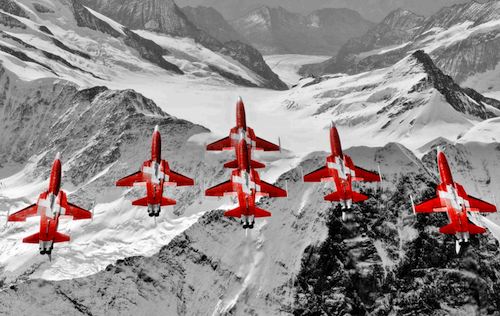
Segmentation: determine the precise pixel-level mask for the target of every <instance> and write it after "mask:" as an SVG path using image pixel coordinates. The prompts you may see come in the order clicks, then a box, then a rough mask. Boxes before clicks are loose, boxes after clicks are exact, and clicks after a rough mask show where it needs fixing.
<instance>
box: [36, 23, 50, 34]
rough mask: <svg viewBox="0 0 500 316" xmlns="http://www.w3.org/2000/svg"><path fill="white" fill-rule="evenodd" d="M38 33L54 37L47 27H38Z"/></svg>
mask: <svg viewBox="0 0 500 316" xmlns="http://www.w3.org/2000/svg"><path fill="white" fill-rule="evenodd" d="M38 29H39V30H40V31H42V32H44V33H47V34H49V35H54V34H53V33H52V32H51V31H50V30H49V28H48V27H46V26H45V25H40V27H39V28H38Z"/></svg>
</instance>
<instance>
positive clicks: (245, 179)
mask: <svg viewBox="0 0 500 316" xmlns="http://www.w3.org/2000/svg"><path fill="white" fill-rule="evenodd" d="M250 153H251V151H250V150H249V146H248V145H247V143H246V141H245V140H244V139H242V140H240V142H239V143H238V147H237V148H236V158H237V159H236V160H235V161H234V162H231V164H234V165H236V168H237V169H235V170H233V171H232V173H231V178H230V180H228V181H226V182H224V183H221V184H219V185H216V186H214V187H212V188H210V189H208V190H206V191H205V195H206V196H225V195H236V196H237V198H238V203H239V205H238V207H237V208H235V209H233V210H230V211H227V212H225V213H224V215H225V216H229V217H237V218H241V221H242V222H243V228H253V225H254V222H255V218H256V217H268V216H271V213H270V212H268V211H266V210H263V209H260V208H258V207H257V206H255V199H256V198H257V197H259V196H267V197H286V196H287V192H286V191H285V190H283V189H281V188H278V187H276V186H274V185H272V184H269V183H267V182H265V181H263V180H261V179H260V176H259V174H258V173H257V171H255V169H254V167H253V165H254V164H255V163H258V162H255V161H253V160H252V159H251V156H250V155H251V154H250Z"/></svg>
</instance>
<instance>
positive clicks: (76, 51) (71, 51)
mask: <svg viewBox="0 0 500 316" xmlns="http://www.w3.org/2000/svg"><path fill="white" fill-rule="evenodd" d="M41 27H43V26H41ZM47 30H48V29H47ZM48 32H49V33H50V31H48ZM50 34H52V33H50ZM52 42H54V44H56V46H57V47H59V48H61V49H64V50H65V51H67V52H70V53H72V54H75V55H78V56H80V57H83V58H85V59H90V55H89V54H87V53H84V52H82V51H79V50H77V49H73V48H69V47H68V46H66V45H65V44H64V43H63V42H61V41H60V40H58V39H57V38H54V37H52Z"/></svg>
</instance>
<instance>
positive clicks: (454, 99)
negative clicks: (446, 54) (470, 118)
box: [412, 50, 499, 119]
mask: <svg viewBox="0 0 500 316" xmlns="http://www.w3.org/2000/svg"><path fill="white" fill-rule="evenodd" d="M412 56H413V57H414V58H415V59H416V60H417V61H418V62H419V63H420V64H421V65H422V66H423V67H424V70H425V72H426V73H427V74H428V76H427V77H426V78H425V79H424V80H423V81H421V82H420V83H419V84H418V86H417V87H414V89H415V90H419V89H421V88H423V87H424V86H428V85H431V86H433V87H434V88H436V89H437V90H438V91H439V92H440V93H441V94H442V95H444V97H445V98H446V101H447V102H448V103H449V104H450V105H451V106H452V107H453V108H454V109H455V110H457V111H459V112H462V113H466V114H471V115H474V116H476V117H479V118H482V119H487V118H490V117H494V116H495V115H492V114H491V113H488V112H487V111H486V109H485V107H484V104H483V103H482V102H484V101H486V98H485V97H483V96H481V95H480V94H479V93H477V92H475V91H473V90H472V91H471V90H470V89H468V90H464V89H462V88H461V87H460V86H459V85H458V84H456V83H455V82H454V81H453V79H452V78H451V77H450V76H447V75H445V74H443V72H442V71H441V70H440V69H439V68H437V67H436V65H435V64H434V62H433V61H432V59H431V58H430V57H429V55H427V54H426V53H424V52H423V51H421V50H419V51H416V52H414V53H413V54H412ZM422 85H423V86H422ZM474 92H475V93H474ZM464 95H465V96H469V97H471V98H472V99H474V100H475V101H476V102H477V104H478V105H479V106H475V107H473V106H471V102H470V101H469V100H468V99H467V98H464ZM496 102H497V104H498V103H499V101H496Z"/></svg>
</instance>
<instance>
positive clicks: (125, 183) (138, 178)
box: [116, 171, 146, 187]
mask: <svg viewBox="0 0 500 316" xmlns="http://www.w3.org/2000/svg"><path fill="white" fill-rule="evenodd" d="M145 181H146V179H145V177H144V174H143V173H142V171H137V172H136V173H134V174H131V175H129V176H126V177H125V178H121V179H120V180H118V181H116V186H118V187H131V186H133V185H134V183H136V182H145Z"/></svg>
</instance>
